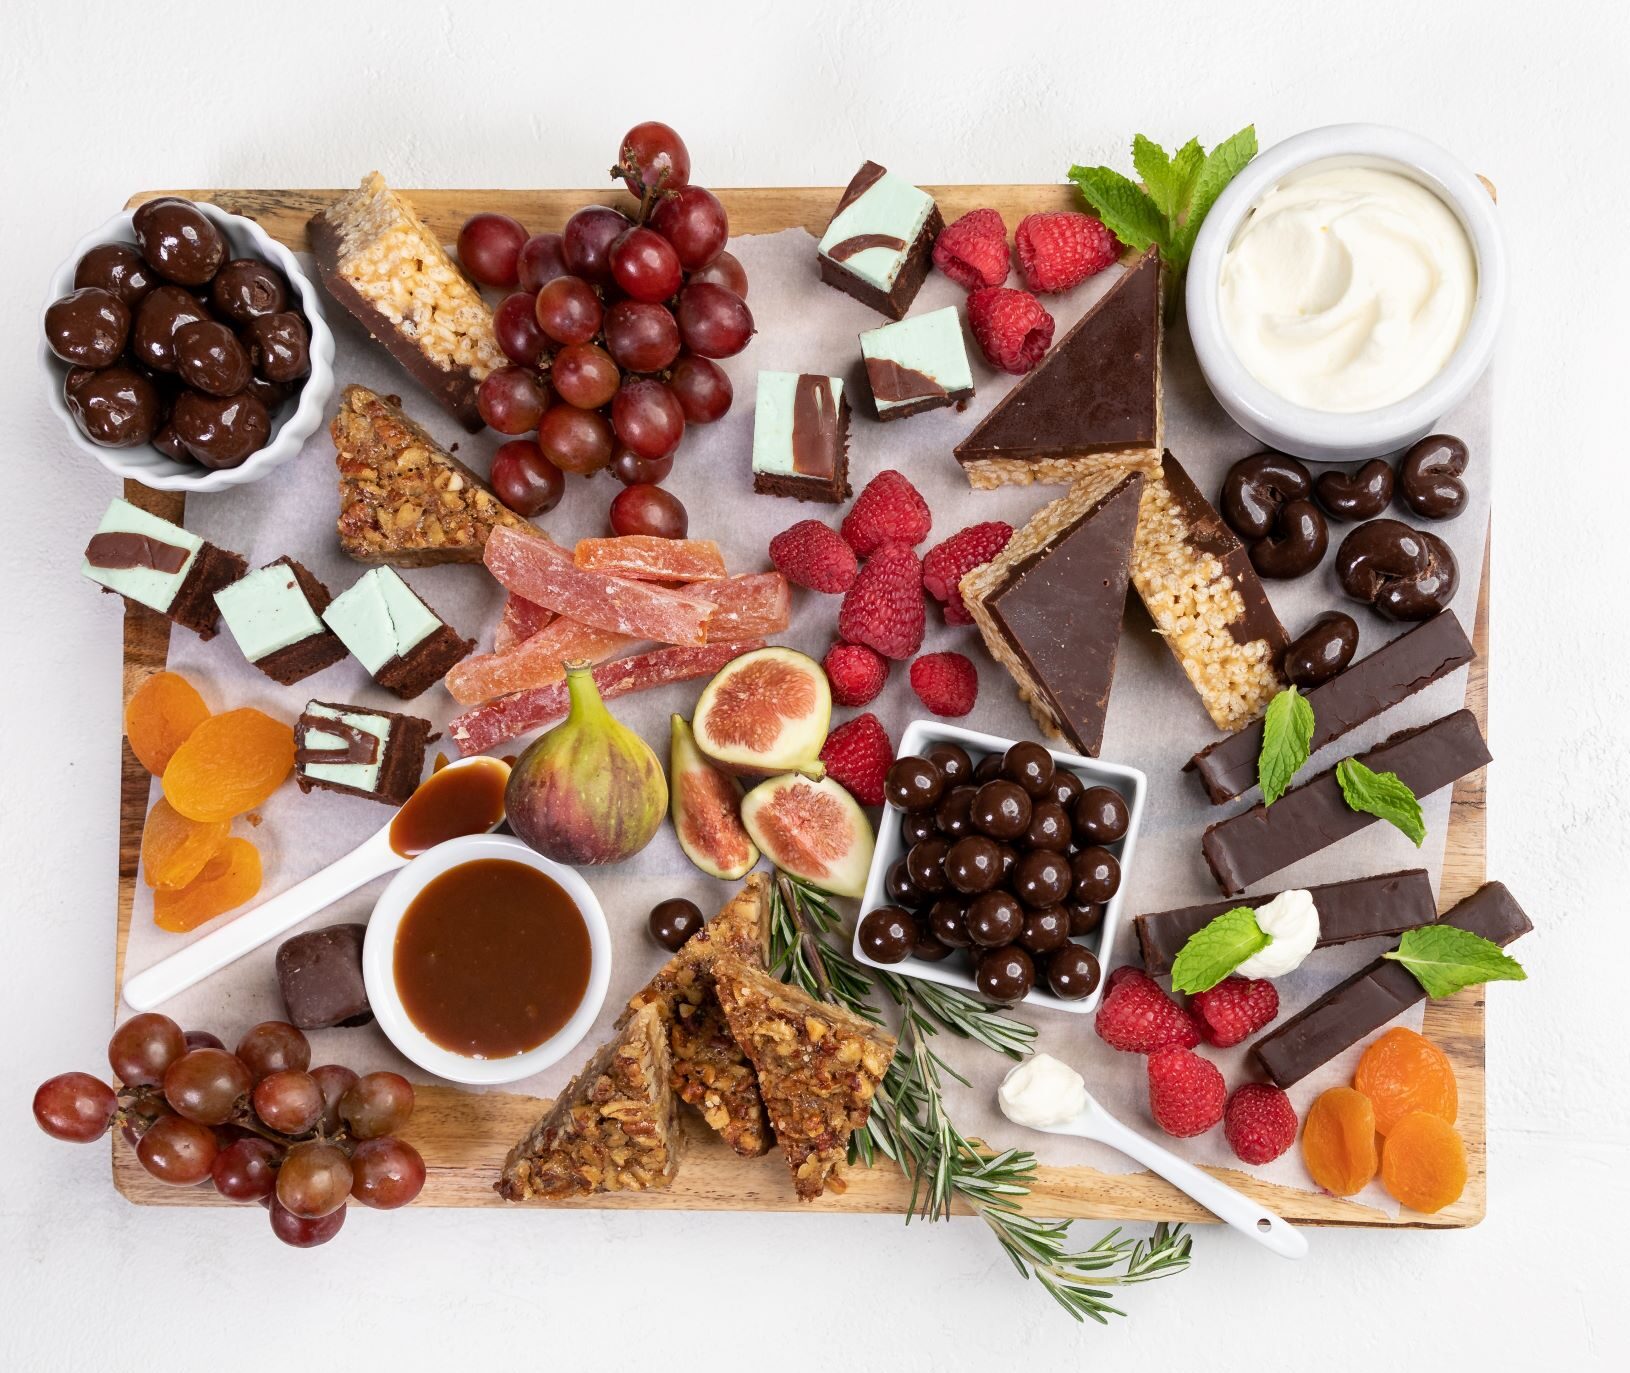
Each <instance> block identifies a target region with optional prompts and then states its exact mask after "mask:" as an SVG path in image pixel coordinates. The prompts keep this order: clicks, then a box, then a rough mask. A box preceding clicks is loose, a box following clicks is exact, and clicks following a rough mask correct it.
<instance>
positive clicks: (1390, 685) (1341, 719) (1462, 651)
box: [1183, 610, 1477, 805]
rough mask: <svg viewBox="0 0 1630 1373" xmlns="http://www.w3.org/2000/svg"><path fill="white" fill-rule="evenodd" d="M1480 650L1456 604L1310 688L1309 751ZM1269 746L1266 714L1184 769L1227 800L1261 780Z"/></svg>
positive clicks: (1215, 797) (1217, 799)
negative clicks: (1264, 724)
mask: <svg viewBox="0 0 1630 1373" xmlns="http://www.w3.org/2000/svg"><path fill="white" fill-rule="evenodd" d="M1476 656H1477V654H1476V652H1475V651H1474V650H1473V648H1472V645H1471V640H1469V639H1468V638H1467V637H1466V631H1465V630H1464V629H1462V628H1461V626H1460V621H1459V620H1457V619H1456V618H1455V613H1454V611H1452V610H1444V611H1441V612H1439V613H1438V614H1436V615H1434V616H1433V617H1432V618H1431V619H1430V620H1427V621H1426V622H1425V623H1424V624H1420V625H1416V626H1415V627H1414V628H1413V629H1411V630H1410V631H1409V632H1408V633H1407V634H1401V635H1399V636H1398V637H1397V638H1396V639H1394V640H1393V641H1392V642H1391V643H1389V644H1387V645H1386V646H1385V647H1382V648H1379V649H1377V650H1376V651H1375V652H1374V653H1372V654H1370V655H1369V657H1367V658H1361V659H1359V661H1358V662H1356V663H1354V664H1353V665H1352V666H1351V667H1349V668H1348V669H1347V670H1346V671H1345V672H1343V673H1342V674H1341V675H1340V676H1337V677H1333V678H1332V679H1331V680H1330V681H1328V682H1323V683H1321V684H1320V685H1318V686H1316V687H1314V688H1313V689H1312V690H1311V691H1309V692H1308V693H1307V703H1308V705H1310V706H1312V707H1313V741H1312V744H1311V745H1310V746H1309V749H1308V752H1309V753H1317V752H1318V751H1319V750H1320V749H1321V748H1323V747H1324V746H1325V745H1326V744H1328V743H1330V742H1332V741H1333V740H1335V739H1339V738H1340V737H1341V736H1342V735H1343V734H1346V733H1347V731H1348V730H1351V729H1356V728H1358V726H1359V725H1362V724H1364V723H1366V722H1367V721H1370V720H1373V719H1375V717H1376V716H1378V715H1380V714H1381V713H1382V712H1383V711H1387V710H1390V709H1392V707H1393V706H1395V705H1397V704H1398V703H1399V702H1400V701H1403V700H1406V699H1407V698H1408V697H1410V696H1413V695H1414V694H1415V693H1416V692H1417V691H1420V690H1421V689H1422V688H1423V687H1426V686H1430V685H1431V684H1432V683H1433V682H1435V681H1437V680H1438V679H1439V678H1440V677H1446V676H1448V674H1449V673H1451V672H1453V671H1454V670H1455V669H1456V668H1457V667H1464V666H1465V665H1466V664H1467V663H1469V662H1471V660H1472V659H1473V658H1475V657H1476ZM1261 753H1262V722H1261V721H1260V720H1258V721H1255V722H1253V723H1252V724H1249V725H1247V726H1246V727H1245V728H1244V729H1242V730H1240V732H1239V733H1238V734H1232V735H1230V736H1229V737H1228V738H1226V739H1220V740H1218V741H1217V742H1216V743H1215V744H1211V745H1209V746H1208V747H1206V748H1203V749H1201V750H1200V751H1199V752H1198V753H1196V754H1195V755H1194V757H1192V758H1191V759H1189V761H1188V762H1187V763H1186V764H1185V765H1184V767H1183V771H1184V772H1192V773H1194V775H1195V776H1197V777H1198V778H1199V779H1200V781H1201V783H1202V784H1203V785H1204V787H1205V789H1206V795H1207V796H1209V797H1210V798H1211V803H1212V805H1220V804H1221V803H1222V802H1224V801H1228V800H1232V799H1233V798H1234V797H1236V796H1240V795H1242V794H1243V793H1245V792H1247V791H1249V790H1250V789H1251V788H1252V787H1254V786H1255V785H1256V784H1257V776H1256V765H1257V759H1258V757H1259V756H1260V755H1261Z"/></svg>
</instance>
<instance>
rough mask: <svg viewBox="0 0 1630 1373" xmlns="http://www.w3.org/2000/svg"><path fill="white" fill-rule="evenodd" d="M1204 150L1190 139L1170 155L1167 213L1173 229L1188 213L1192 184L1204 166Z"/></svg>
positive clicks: (1194, 139) (1192, 190) (1193, 139)
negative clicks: (1169, 191)
mask: <svg viewBox="0 0 1630 1373" xmlns="http://www.w3.org/2000/svg"><path fill="white" fill-rule="evenodd" d="M1205 163H1206V150H1205V149H1204V148H1202V147H1201V146H1200V140H1199V139H1198V138H1191V139H1189V141H1188V142H1187V143H1185V144H1184V145H1183V146H1182V147H1181V148H1179V149H1178V150H1177V151H1176V152H1175V153H1173V154H1172V208H1171V210H1170V211H1169V213H1170V216H1171V221H1172V225H1173V227H1174V229H1175V227H1176V225H1177V224H1178V222H1179V221H1180V220H1181V219H1182V217H1183V216H1184V215H1185V214H1187V213H1188V208H1189V201H1190V200H1191V199H1192V198H1193V196H1194V183H1195V181H1196V180H1197V179H1198V177H1199V175H1200V168H1201V167H1203V166H1205Z"/></svg>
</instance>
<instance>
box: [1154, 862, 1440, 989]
mask: <svg viewBox="0 0 1630 1373" xmlns="http://www.w3.org/2000/svg"><path fill="white" fill-rule="evenodd" d="M1306 890H1307V893H1308V895H1309V896H1311V897H1312V898H1313V908H1314V910H1316V911H1318V913H1319V942H1318V943H1317V944H1316V945H1314V947H1315V948H1319V949H1328V948H1332V947H1334V946H1335V945H1337V944H1351V943H1353V942H1355V941H1356V940H1359V939H1379V938H1381V937H1383V936H1386V935H1393V936H1396V935H1400V934H1402V933H1403V932H1404V931H1405V930H1413V929H1415V928H1416V927H1417V926H1420V925H1430V924H1431V923H1432V922H1433V921H1434V920H1436V919H1437V918H1438V908H1437V903H1436V901H1434V900H1433V898H1432V882H1431V879H1429V878H1428V877H1427V875H1426V869H1425V868H1406V869H1404V870H1403V871H1402V872H1384V873H1381V874H1379V875H1378V876H1375V877H1355V878H1353V879H1352V880H1351V881H1348V882H1327V883H1325V884H1324V885H1322V886H1318V887H1308V888H1307V889H1306ZM1279 894H1280V893H1278V892H1269V893H1267V894H1266V895H1264V896H1253V897H1252V898H1251V899H1250V902H1249V903H1248V904H1249V905H1251V906H1252V907H1253V908H1255V907H1258V906H1265V905H1267V904H1268V902H1270V901H1272V900H1273V899H1274V898H1275V897H1276V896H1278V895H1279ZM1241 904H1242V903H1241V902H1240V901H1237V900H1234V901H1208V902H1205V903H1203V904H1202V905H1198V906H1184V907H1183V908H1182V909H1180V910H1173V911H1154V912H1152V913H1151V914H1149V915H1140V916H1138V918H1137V919H1136V920H1135V921H1134V922H1133V925H1134V927H1135V928H1136V930H1137V934H1138V948H1139V950H1140V951H1141V952H1142V954H1143V966H1144V970H1145V971H1146V972H1148V973H1149V975H1150V976H1151V977H1162V976H1164V975H1165V974H1166V973H1169V972H1170V971H1171V970H1172V964H1173V963H1174V962H1175V961H1176V959H1177V955H1178V954H1179V953H1181V952H1182V949H1183V945H1185V944H1187V943H1188V942H1189V937H1190V936H1191V935H1193V934H1195V933H1196V932H1197V931H1199V930H1202V929H1204V928H1205V927H1206V926H1207V925H1209V924H1210V923H1211V922H1212V921H1213V920H1215V919H1216V918H1217V917H1218V916H1219V915H1221V914H1223V912H1225V911H1231V910H1233V909H1234V908H1235V907H1236V906H1238V905H1241Z"/></svg>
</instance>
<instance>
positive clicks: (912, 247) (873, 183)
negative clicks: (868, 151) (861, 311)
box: [815, 162, 945, 319]
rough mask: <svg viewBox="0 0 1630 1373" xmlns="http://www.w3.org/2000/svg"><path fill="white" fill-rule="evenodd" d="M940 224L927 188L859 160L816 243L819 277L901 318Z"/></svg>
mask: <svg viewBox="0 0 1630 1373" xmlns="http://www.w3.org/2000/svg"><path fill="white" fill-rule="evenodd" d="M944 227H945V221H944V220H943V219H941V218H940V212H939V207H938V206H936V205H935V204H934V197H933V196H931V195H929V194H928V192H927V191H923V190H919V189H918V188H917V187H915V186H913V185H912V184H911V183H910V182H909V181H907V180H906V179H905V178H904V177H903V176H895V175H894V173H893V172H890V171H889V170H887V169H886V168H885V167H882V166H880V165H879V164H877V163H876V162H866V163H863V164H862V165H861V168H860V170H859V171H858V172H856V173H855V174H854V177H853V178H852V179H851V180H850V182H849V184H848V185H847V186H846V187H845V188H844V191H843V195H842V196H841V197H840V198H839V199H838V207H837V209H835V210H833V212H832V218H831V220H830V221H829V222H828V224H827V226H826V232H825V233H824V234H822V235H821V241H820V243H819V245H817V247H816V250H815V251H816V258H817V261H819V263H820V267H821V280H822V281H824V282H825V283H826V284H827V285H828V286H835V287H837V288H838V290H840V291H842V292H844V293H845V294H847V295H851V296H853V297H854V298H855V299H856V300H858V301H859V302H860V303H861V304H862V305H870V306H871V307H872V309H874V310H876V311H878V312H879V313H880V314H885V315H887V316H888V317H889V318H890V319H904V318H905V314H906V311H907V310H909V309H910V308H911V302H912V301H914V300H915V299H916V298H917V292H918V290H919V289H920V288H921V286H922V284H923V279H924V278H925V277H926V276H927V275H928V267H929V264H930V262H931V261H932V254H933V251H934V240H935V239H936V238H938V237H939V233H940V230H941V229H943V228H944Z"/></svg>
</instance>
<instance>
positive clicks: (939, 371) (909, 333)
mask: <svg viewBox="0 0 1630 1373" xmlns="http://www.w3.org/2000/svg"><path fill="white" fill-rule="evenodd" d="M860 356H861V357H862V358H864V359H865V362H866V380H867V381H868V382H869V383H870V384H871V388H872V400H873V401H875V402H876V404H877V418H878V419H880V420H898V419H904V418H906V416H908V415H917V414H921V413H922V412H923V411H924V410H937V409H939V408H940V407H941V406H945V405H954V406H956V407H957V408H958V409H959V410H960V409H961V408H962V407H963V406H965V405H966V404H967V403H968V402H969V401H970V400H971V399H972V398H973V369H972V368H971V367H969V366H968V345H967V342H966V340H965V339H964V338H963V336H962V321H961V320H959V319H958V318H957V312H956V307H955V306H954V305H947V306H946V307H945V308H944V309H943V310H930V311H929V312H928V313H927V314H923V315H914V316H913V317H912V318H910V319H902V320H900V321H898V322H897V323H894V324H885V325H882V326H881V327H879V328H876V329H868V330H867V331H866V332H865V333H864V334H862V335H861V336H860Z"/></svg>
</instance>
